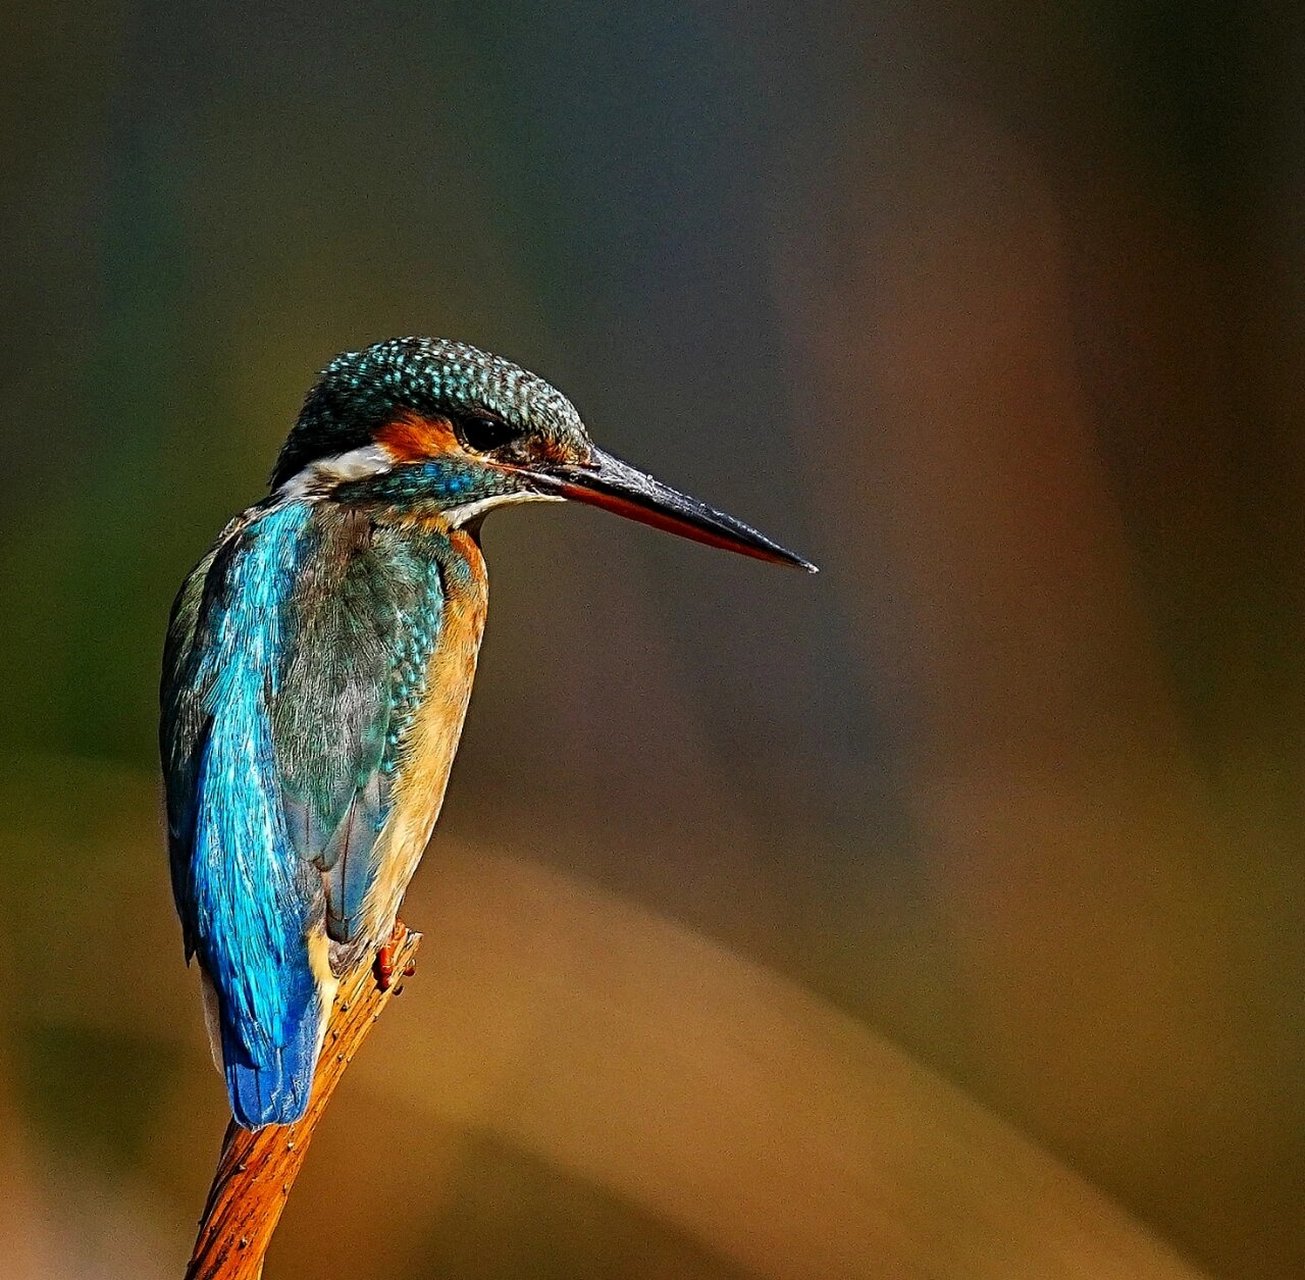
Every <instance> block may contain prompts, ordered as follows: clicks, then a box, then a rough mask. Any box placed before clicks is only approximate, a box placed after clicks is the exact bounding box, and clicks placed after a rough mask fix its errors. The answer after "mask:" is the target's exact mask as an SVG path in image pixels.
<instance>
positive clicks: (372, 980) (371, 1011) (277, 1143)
mask: <svg viewBox="0 0 1305 1280" xmlns="http://www.w3.org/2000/svg"><path fill="white" fill-rule="evenodd" d="M420 944H421V934H419V933H413V932H411V931H408V932H406V933H405V934H404V935H403V937H402V939H401V941H400V942H399V943H398V945H397V946H396V948H395V953H394V971H395V972H396V973H410V972H411V970H412V967H413V964H414V961H415V957H416V955H417V948H418V946H420ZM400 990H402V987H401V986H394V987H392V988H390V989H389V990H382V989H381V986H380V984H379V983H378V982H377V980H376V977H375V975H374V974H373V972H372V969H371V968H370V967H365V968H363V969H360V970H359V971H358V972H357V973H355V974H353V975H352V976H351V977H349V978H346V979H345V980H344V982H342V983H341V985H340V993H339V995H338V996H337V997H336V1001H335V1007H334V1008H333V1009H332V1010H331V1017H330V1021H329V1022H328V1023H327V1029H326V1043H325V1045H324V1046H323V1049H322V1056H321V1060H320V1062H319V1064H318V1067H317V1076H316V1078H315V1079H314V1081H313V1093H312V1097H311V1099H310V1100H309V1103H308V1113H307V1114H306V1115H305V1116H304V1118H303V1119H302V1120H300V1121H299V1122H298V1123H297V1124H291V1125H272V1126H269V1127H268V1128H266V1129H261V1130H259V1132H257V1133H250V1132H249V1131H248V1130H247V1129H242V1128H240V1127H239V1125H237V1124H236V1123H235V1122H234V1121H232V1122H231V1124H230V1125H228V1126H227V1133H226V1138H225V1139H224V1140H223V1143H222V1154H221V1155H220V1156H219V1157H218V1166H217V1172H216V1173H215V1174H214V1175H213V1184H212V1186H211V1187H210V1188H209V1193H208V1201H207V1203H206V1204H205V1205H204V1213H203V1215H202V1216H201V1218H200V1220H199V1234H198V1235H197V1236H196V1237H195V1248H194V1251H193V1252H192V1254H191V1258H190V1265H189V1266H188V1267H187V1268H186V1280H258V1277H259V1276H261V1275H262V1273H263V1256H264V1255H265V1254H266V1253H267V1247H268V1245H269V1244H271V1242H272V1233H273V1232H274V1231H275V1230H276V1224H277V1223H278V1222H279V1221H280V1220H281V1211H282V1210H283V1209H284V1208H285V1202H286V1200H287V1199H288V1198H289V1196H290V1188H291V1187H293V1186H294V1182H295V1179H296V1178H297V1177H298V1176H299V1170H300V1168H301V1167H302V1166H303V1163H304V1156H305V1155H306V1154H307V1152H308V1144H309V1143H310V1142H311V1141H312V1140H313V1133H314V1131H315V1130H316V1129H317V1123H318V1121H319V1120H321V1118H322V1116H323V1115H324V1114H325V1113H326V1105H327V1103H328V1102H330V1100H331V1094H332V1093H334V1092H335V1086H336V1085H338V1084H339V1083H340V1080H341V1079H342V1077H343V1076H344V1072H345V1068H346V1067H348V1065H349V1063H350V1062H352V1061H353V1056H354V1054H355V1053H357V1052H358V1050H359V1049H360V1048H361V1047H362V1042H363V1041H364V1040H366V1039H367V1036H368V1034H369V1033H370V1032H371V1029H372V1027H373V1026H374V1025H375V1023H376V1020H377V1019H378V1018H379V1017H380V1016H381V1013H382V1011H383V1010H384V1009H385V1006H386V1005H387V1004H388V1003H389V1001H390V997H391V996H395V995H398V993H399V991H400Z"/></svg>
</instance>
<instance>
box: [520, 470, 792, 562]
mask: <svg viewBox="0 0 1305 1280" xmlns="http://www.w3.org/2000/svg"><path fill="white" fill-rule="evenodd" d="M530 477H531V479H532V481H533V482H534V483H535V484H536V485H537V486H538V487H539V489H540V490H541V491H543V492H551V493H556V494H557V495H558V496H559V497H563V498H570V499H572V500H573V501H575V502H588V503H590V504H591V505H592V506H595V507H603V508H604V509H606V510H607V511H615V512H616V514H617V515H619V516H625V517H627V518H628V519H630V520H639V521H642V522H643V523H644V524H650V525H652V526H653V528H654V529H665V530H666V531H667V532H668V533H677V534H679V535H680V537H682V538H692V539H693V540H694V541H695V542H705V543H706V544H707V545H708V546H709V547H723V548H724V549H725V550H726V551H737V552H738V553H739V554H740V555H745V556H753V557H755V558H756V559H758V560H769V561H770V562H771V563H773V564H789V565H794V566H795V567H796V568H799V569H805V570H806V571H807V572H808V573H816V572H817V569H816V566H815V565H813V564H812V563H811V562H810V561H809V560H804V559H803V558H802V557H801V556H800V555H797V554H796V553H795V552H793V551H788V550H786V549H785V548H784V547H781V546H780V545H779V543H777V542H772V541H771V540H770V539H769V538H767V537H766V536H765V535H764V534H760V533H758V532H757V531H756V530H755V529H753V528H750V527H749V526H748V525H746V524H744V523H743V522H742V521H741V520H735V519H734V517H733V516H727V515H726V514H725V513H724V512H723V511H717V510H715V509H714V508H712V507H709V506H707V505H706V503H703V502H699V501H698V500H697V499H696V498H690V497H689V496H688V495H687V494H683V493H678V492H676V490H674V489H672V488H670V487H669V486H667V485H664V484H662V482H661V481H660V480H654V479H653V478H652V476H649V475H645V474H644V473H643V472H642V471H636V470H635V468H634V467H631V466H628V465H627V464H626V463H624V462H622V461H621V460H620V459H619V458H614V457H612V455H611V454H610V453H605V452H604V451H603V450H602V449H595V450H594V451H593V455H592V457H591V458H590V460H589V461H588V462H587V463H585V464H583V465H574V464H553V465H549V466H547V467H540V468H538V469H535V468H531V469H530Z"/></svg>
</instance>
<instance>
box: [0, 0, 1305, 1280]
mask: <svg viewBox="0 0 1305 1280" xmlns="http://www.w3.org/2000/svg"><path fill="white" fill-rule="evenodd" d="M0 32H3V35H4V37H5V39H4V40H3V41H2V42H0V43H2V44H3V45H5V46H6V47H8V48H9V49H10V51H11V57H12V59H13V62H14V68H13V70H12V71H11V74H10V75H8V76H7V77H6V78H5V83H6V84H7V86H8V89H9V93H8V97H7V102H6V107H5V110H4V111H3V113H0V130H2V131H3V132H2V133H0V136H3V137H4V139H5V141H6V142H7V143H8V144H9V145H8V147H6V148H5V154H6V157H7V159H6V163H5V165H4V166H3V174H2V181H3V186H2V187H0V190H2V192H3V194H2V196H0V199H3V201H4V203H5V207H6V211H7V212H8V213H9V215H10V216H9V219H8V225H10V226H12V227H13V228H14V234H13V236H12V238H11V243H10V245H9V252H8V253H7V254H6V258H7V259H8V260H9V261H8V262H7V265H8V266H10V267H11V270H10V272H9V279H10V284H9V285H8V286H7V289H6V294H7V296H6V298H5V311H4V312H3V319H2V321H0V323H2V324H3V334H4V339H5V342H4V347H3V350H4V353H5V356H6V357H7V359H6V360H5V361H4V366H3V379H4V397H3V404H4V406H5V407H4V412H3V414H2V415H0V421H2V422H3V424H4V431H5V441H4V443H5V445H6V448H5V458H6V465H5V466H4V467H3V468H0V619H3V621H2V622H0V662H2V663H3V670H4V678H3V680H0V855H2V856H3V866H4V867H5V869H6V870H5V872H4V873H3V874H0V913H2V917H3V919H4V922H5V927H4V929H3V930H0V1027H2V1030H0V1193H2V1194H0V1258H3V1260H4V1261H3V1262H2V1263H0V1274H3V1275H4V1276H5V1277H6V1278H8V1277H10V1276H12V1277H14V1280H28V1278H29V1277H42V1278H43V1280H46V1278H54V1280H65V1278H67V1280H80V1278H81V1277H87V1278H89V1277H95V1278H96V1280H115V1278H117V1277H123V1278H126V1277H131V1278H133V1280H150V1278H151V1277H154V1276H159V1277H163V1276H176V1275H179V1274H180V1273H181V1270H182V1268H183V1266H184V1261H185V1257H186V1255H187V1252H188V1249H189V1246H190V1243H191V1239H192V1235H193V1229H194V1220H195V1217H196V1215H197V1213H198V1211H199V1208H200V1206H201V1204H202V1201H203V1197H204V1192H205V1190H206V1187H207V1184H208V1179H209V1176H210V1174H211V1172H212V1168H213V1163H214V1159H215V1157H216V1154H217V1148H218V1144H219V1141H220V1137H221V1132H222V1128H223V1125H224V1122H225V1117H226V1112H225V1104H224V1099H223V1094H222V1089H221V1084H220V1081H219V1079H218V1077H217V1076H216V1075H215V1074H214V1072H213V1070H212V1067H211V1064H210V1063H209V1060H208V1051H207V1047H206V1044H205V1040H204V1035H203V1029H202V1020H201V1016H200V1009H199V1000H198V997H197V989H196V986H197V984H196V979H195V976H194V974H193V973H187V972H186V970H185V969H184V967H183V965H182V960H181V945H180V937H179V929H178V927H177V924H176V921H175V917H174V913H173V909H172V903H171V900H170V894H169V889H168V884H167V870H166V855H165V852H164V842H163V832H162V821H161V817H160V812H159V810H160V803H159V796H158V784H157V781H156V774H157V765H156V762H155V758H154V742H153V735H154V732H155V717H156V714H157V712H156V694H155V690H156V688H157V672H158V664H159V656H160V650H161V645H162V636H163V629H164V625H165V620H166V615H167V610H168V605H169V602H170V600H171V595H172V592H173V591H174V590H175V588H176V586H177V585H178V583H179V582H180V580H181V578H182V576H183V574H184V573H185V572H186V570H187V569H188V568H189V567H190V566H191V564H192V563H193V562H194V561H195V560H196V559H197V558H198V556H199V555H200V553H201V552H202V550H203V549H204V547H205V546H206V545H207V543H208V541H209V540H210V539H211V538H212V537H213V536H214V535H215V534H216V532H217V530H218V529H219V528H220V526H221V524H222V523H223V521H224V520H225V519H226V518H227V517H228V516H229V515H230V514H231V513H232V512H233V511H235V510H237V509H239V508H240V507H242V506H244V505H245V504H246V503H248V502H249V501H252V500H253V499H255V498H256V497H257V496H258V495H259V494H260V492H261V489H262V485H263V482H264V478H265V476H266V474H267V471H268V469H269V468H270V465H271V462H272V459H273V456H274V454H275V451H276V448H277V446H278V444H279V442H280V439H281V437H282V436H283V434H284V432H285V430H286V429H287V428H288V425H289V423H290V421H291V420H292V418H293V415H294V413H295V411H296V408H297V405H298V400H299V397H300V396H301V395H302V394H303V391H304V390H305V389H306V387H307V385H308V383H309V382H310V380H311V378H312V376H313V374H314V372H315V371H316V370H317V369H318V368H319V367H320V366H321V365H322V364H323V363H324V362H325V360H326V359H327V358H329V356H330V355H331V354H332V353H333V352H335V351H336V350H338V349H341V348H344V347H351V346H358V345H360V344H362V343H365V342H368V341H371V340H373V339H376V338H379V337H382V336H386V335H390V334H398V333H409V332H426V333H432V334H438V335H441V336H447V337H453V338H459V339H464V340H468V341H472V342H475V343H477V344H479V345H482V346H485V347H487V348H490V349H493V350H497V351H501V352H502V353H503V354H505V355H507V356H509V357H510V358H512V359H515V360H518V361H520V362H522V363H523V364H525V365H527V366H528V367H532V368H535V369H537V370H538V371H539V372H540V373H542V374H544V375H545V376H546V377H548V378H550V379H551V380H552V381H554V382H556V383H557V384H558V385H559V386H560V387H561V388H563V389H564V390H565V391H566V392H567V393H568V394H570V395H571V396H572V397H573V398H574V399H575V401H576V403H577V404H578V406H579V408H580V410H581V412H582V413H583V414H584V416H585V418H586V421H587V422H588V423H589V425H590V427H591V429H592V430H593V433H594V435H595V438H596V439H597V440H598V441H600V442H601V443H602V444H603V445H604V446H605V447H608V448H611V449H612V450H613V451H615V452H617V453H618V454H620V455H621V456H623V457H628V458H630V459H631V461H633V462H636V463H639V464H641V465H646V466H647V467H648V468H649V469H650V470H652V471H653V472H655V473H656V474H658V475H659V476H662V477H664V478H665V479H666V480H667V481H669V482H671V483H674V484H677V485H682V486H683V487H684V488H686V489H688V490H689V491H691V492H693V493H695V494H701V495H702V496H703V497H704V498H706V499H707V500H708V501H711V502H713V503H715V504H718V505H720V506H721V507H723V508H725V509H726V510H729V511H731V512H735V513H737V514H738V515H739V516H741V517H742V518H744V519H746V520H748V521H749V522H752V523H755V524H756V525H757V526H758V527H760V528H761V529H763V530H765V531H766V532H767V533H769V534H773V535H774V536H776V537H777V538H779V539H780V540H781V541H783V542H785V543H786V544H787V545H791V546H793V547H795V548H796V549H797V550H798V551H800V552H802V553H803V554H807V555H809V556H810V557H811V558H812V559H813V560H814V561H815V562H816V563H818V564H819V565H820V566H821V570H822V572H821V574H820V575H819V576H818V577H816V578H807V577H805V576H803V575H798V574H787V573H783V572H780V571H778V570H775V569H773V568H770V567H767V566H761V565H757V564H754V563H751V562H748V561H744V560H742V559H739V558H735V557H729V556H725V555H721V554H719V553H713V552H711V551H708V550H706V549H703V548H700V547H693V546H689V545H688V544H685V543H681V542H676V541H673V540H671V539H669V538H664V537H659V536H658V535H656V534H654V533H653V532H651V531H649V530H647V529H641V528H635V527H632V526H627V525H626V524H625V523H624V522H620V521H617V520H615V519H611V518H609V517H604V515H603V514H602V513H598V512H593V511H587V510H569V509H567V510H554V509H542V510H522V511H512V512H506V513H503V514H501V515H497V516H495V517H493V518H492V519H491V520H490V521H489V523H488V526H487V530H486V552H487V556H488V560H489V566H490V577H491V582H492V591H491V597H492V603H491V608H490V622H489V630H488V636H487V641H486V647H485V651H484V654H483V659H482V664H481V673H480V677H479V680H478V684H477V688H476V692H475V696H474V698H473V700H472V707H471V714H470V719H469V722H468V729H467V734H466V738H465V740H464V745H463V749H462V751H461V753H460V756H459V759H458V763H457V766H456V767H455V770H454V774H453V781H452V785H451V789H450V794H449V799H448V803H447V806H446V811H445V814H444V817H443V819H442V820H441V824H440V828H439V830H438V832H437V834H436V837H435V839H434V841H433V843H432V846H431V848H430V850H429V852H428V855H427V858H426V860H425V862H424V864H423V867H422V869H421V870H420V872H419V873H418V876H417V879H416V880H415V882H414V885H413V888H412V891H411V893H410V895H409V899H408V902H407V904H406V906H405V909H404V917H405V919H406V920H407V921H408V923H409V924H410V925H411V926H412V927H414V928H417V929H420V930H422V931H423V932H424V933H425V935H426V940H425V942H424V944H423V947H422V953H421V955H422V959H421V967H420V971H419V973H418V975H417V977H416V978H415V979H413V980H412V981H411V982H410V983H409V984H408V985H407V988H406V990H405V994H404V997H403V999H402V1000H401V1001H399V1002H398V1004H397V1005H395V1006H394V1007H393V1008H392V1010H391V1011H390V1012H389V1013H387V1015H386V1017H385V1019H384V1020H383V1021H382V1022H381V1023H380V1024H378V1027H377V1029H376V1032H375V1033H374V1035H373V1036H372V1037H371V1039H370V1041H369V1042H368V1044H367V1045H366V1047H365V1049H364V1051H363V1053H362V1054H361V1055H360V1056H359V1058H358V1060H357V1062H356V1063H355V1064H354V1066H353V1068H352V1069H351V1071H350V1073H349V1076H348V1077H347V1078H346V1080H345V1083H344V1085H343V1086H342V1087H341V1089H340V1091H339V1093H338V1094H337V1095H336V1098H335V1100H334V1102H333V1104H332V1107H331V1111H330V1113H329V1115H328V1116H327V1119H326V1121H325V1122H324V1124H323V1127H322V1129H321V1131H320V1133H319V1135H318V1137H317V1139H316V1141H315V1143H314V1147H313V1150H312V1151H311V1153H310V1155H309V1158H308V1162H307V1166H306V1169H305V1172H304V1175H303V1177H302V1178H301V1179H300V1181H299V1183H298V1185H297V1186H296V1188H295V1191H294V1194H293V1196H292V1198H291V1201H290V1205H289V1208H288V1210H287V1213H286V1216H285V1219H284V1221H283V1224H282V1226H281V1228H280V1230H279V1232H278V1235H277V1238H276V1241H275V1243H274V1246H273V1252H272V1255H271V1260H270V1262H269V1266H268V1274H269V1277H271V1276H276V1277H283V1278H284V1280H294V1278H295V1277H301V1276H302V1277H308V1276H314V1277H317V1276H334V1275H340V1276H349V1277H351V1278H353V1280H368V1278H369V1277H378V1278H379V1277H382V1276H389V1275H393V1274H412V1275H431V1276H440V1277H448V1278H450V1280H453V1278H455V1277H456V1278H461V1277H467V1278H468V1280H479V1278H482V1277H485V1278H488V1277H516V1276H525V1277H536V1276H537V1277H553V1276H556V1277H574V1276H595V1277H597V1276H602V1277H627V1276H628V1277H638V1278H641V1280H642V1278H644V1277H648V1278H652V1277H657V1278H661V1277H667V1278H670V1277H740V1278H741V1277H757V1278H761V1277H775V1278H776V1280H779V1278H787V1277H795V1278H799V1280H806V1278H807V1277H811V1278H812V1280H818V1278H820V1277H841V1276H849V1277H853V1276H855V1277H860V1276H865V1277H880V1276H921V1275H928V1276H934V1277H939V1278H940V1280H941V1278H944V1277H948V1278H949V1277H957V1278H959V1277H993V1278H994V1280H996V1278H997V1277H1006V1276H1018V1277H1026V1276H1027V1277H1030V1278H1033V1277H1037V1278H1047V1280H1050V1278H1052V1277H1060V1276H1065V1277H1071V1276H1072V1277H1080V1276H1082V1277H1089V1276H1091V1277H1102V1276H1110V1277H1115V1276H1121V1277H1122V1276H1130V1277H1134V1276H1137V1277H1151V1276H1156V1277H1161V1276H1165V1277H1169V1276H1173V1277H1178V1276H1191V1275H1195V1274H1200V1273H1209V1274H1217V1275H1221V1276H1229V1277H1246V1278H1247V1280H1270V1278H1276V1277H1284V1278H1285V1277H1294V1276H1298V1275H1300V1274H1302V1273H1305V1226H1303V1225H1302V1224H1303V1222H1305V1219H1303V1218H1302V1215H1301V1212H1300V1206H1301V1204H1302V1203H1305V1090H1302V1086H1301V1080H1302V1066H1303V1065H1305V1063H1303V1059H1305V1019H1302V1017H1301V990H1302V979H1303V978H1305V943H1302V931H1301V929H1300V919H1301V908H1302V904H1303V903H1305V883H1303V881H1305V876H1303V874H1302V859H1301V853H1300V850H1301V846H1302V837H1303V836H1305V811H1303V809H1302V795H1305V769H1302V763H1303V753H1302V732H1301V726H1302V724H1305V682H1303V681H1302V678H1301V675H1300V672H1301V669H1302V664H1301V662H1300V660H1299V654H1300V652H1301V650H1302V645H1301V639H1302V636H1301V631H1302V625H1301V624H1302V620H1303V619H1305V590H1303V589H1302V588H1303V587H1305V580H1303V575H1302V570H1301V566H1302V563H1303V560H1302V551H1303V550H1305V533H1303V531H1302V526H1301V522H1300V519H1299V507H1300V493H1301V489H1302V480H1305V476H1303V475H1302V471H1303V468H1302V448H1301V445H1302V439H1303V438H1305V437H1302V433H1301V424H1300V411H1299V409H1298V406H1297V399H1298V381H1299V364H1300V346H1301V335H1302V332H1303V331H1302V327H1301V318H1300V317H1301V306H1300V300H1299V297H1298V294H1299V293H1300V289H1299V285H1298V284H1297V281H1298V280H1299V279H1301V278H1302V274H1303V273H1302V269H1301V268H1302V264H1301V261H1300V259H1301V256H1302V244H1301V240H1300V237H1299V235H1298V234H1297V231H1296V218H1295V216H1294V211H1295V208H1296V204H1297V200H1298V192H1299V187H1300V178H1301V173H1302V168H1303V166H1305V150H1303V149H1302V145H1301V141H1300V138H1299V137H1298V134H1299V129H1298V128H1296V127H1295V120H1296V109H1295V106H1294V104H1295V102H1296V101H1297V100H1298V98H1299V94H1298V93H1297V92H1296V90H1297V89H1298V87H1299V86H1298V84H1297V81H1298V80H1299V78H1300V75H1301V72H1300V70H1299V68H1300V66H1301V65H1305V63H1302V60H1301V59H1300V58H1299V57H1298V56H1296V55H1298V54H1299V53H1300V51H1301V40H1300V32H1299V30H1298V24H1294V23H1290V22H1288V21H1286V20H1285V18H1284V19H1279V18H1278V17H1276V16H1274V15H1271V14H1270V13H1269V12H1268V11H1267V10H1265V9H1263V8H1262V7H1257V6H1243V7H1241V8H1238V7H1234V8H1233V9H1231V10H1230V9H1228V8H1227V7H1226V6H1223V7H1219V8H1215V7H1214V6H1213V5H1206V4H1198V5H1195V6H1167V7H1166V6H1161V7H1159V8H1156V7H1152V8H1148V9H1145V10H1139V9H1137V8H1136V6H1131V5H1128V4H1125V3H1122V2H1120V0H1115V2H1111V3H1106V2H1104V0H1103V2H1099V3H1094V4H1090V5H1087V6H1054V5H1053V6H1051V7H1045V6H1044V7H1041V8H1037V9H1029V10H1027V11H1025V10H1020V9H1018V8H1012V7H1010V6H1002V5H994V4H987V5H980V6H979V7H978V8H971V9H969V10H967V11H966V12H965V13H964V14H960V13H954V12H952V11H951V10H949V9H948V8H947V7H946V6H941V5H935V4H925V5H923V6H916V7H914V8H911V9H910V10H909V11H908V10H904V9H902V8H901V7H891V6H888V7H885V6H877V7H876V6H870V7H866V6H851V5H842V4H830V5H820V6H816V7H814V8H811V9H810V10H794V9H793V8H792V7H791V6H789V7H781V6H776V5H765V4H763V5H760V6H753V7H751V8H749V9H748V11H747V12H746V13H743V12H739V13H727V12H726V11H725V10H724V9H716V8H712V7H710V6H709V7H707V8H705V9H704V8H701V7H697V8H694V7H691V6H680V5H675V4H669V3H662V2H660V0H659V2H658V3H653V4H650V5H646V6H639V7H637V8H634V7H631V8H628V9H611V8H609V7H606V6H599V5H583V4H582V5H570V6H561V7H527V6H516V5H512V4H500V3H493V4H489V5H485V6H473V7H464V6H442V5H435V6H430V7H428V8H402V7H399V8H395V9H393V10H389V11H386V12H384V13H380V12H378V13H374V14H365V15H364V14H361V13H359V12H357V11H355V10H354V9H352V8H350V7H348V6H344V5H337V4H334V3H327V4H326V5H324V6H315V7H313V8H312V9H311V10H309V9H307V8H302V7H297V6H289V7H288V8H285V7H283V8H282V9H280V10H278V11H277V12H276V13H268V12H266V11H265V10H264V9H263V8H261V7H259V8H255V7H254V6H252V5H245V4H237V5H235V6H232V7H229V8H224V10H222V11H221V12H220V13H218V12H210V11H209V10H207V9H205V8H204V7H203V6H196V5H192V4H189V3H182V4H179V5H169V6H150V5H130V4H126V5H124V4H117V5H114V4H99V3H94V4H91V5H90V6H89V7H87V6H61V5H58V4H38V5H35V6H29V7H26V8H21V7H20V9H19V10H16V11H14V12H12V13H7V14H5V15H4V16H3V17H2V18H0ZM1289 104H1291V105H1289Z"/></svg>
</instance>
